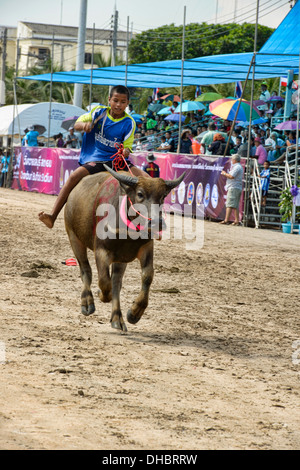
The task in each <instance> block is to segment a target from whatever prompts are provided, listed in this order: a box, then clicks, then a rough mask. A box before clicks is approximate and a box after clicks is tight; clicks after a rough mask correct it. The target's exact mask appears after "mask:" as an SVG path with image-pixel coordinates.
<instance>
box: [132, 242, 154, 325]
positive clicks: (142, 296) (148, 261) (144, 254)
mask: <svg viewBox="0 0 300 470" xmlns="http://www.w3.org/2000/svg"><path fill="white" fill-rule="evenodd" d="M138 259H139V260H140V264H141V269H142V289H141V292H140V293H139V295H138V297H137V298H136V299H135V301H134V302H133V304H132V307H131V308H130V309H129V310H128V312H127V320H128V321H129V323H133V324H134V323H137V322H138V321H139V320H140V318H141V316H142V315H143V313H144V311H145V310H146V308H147V306H148V301H149V290H150V286H151V284H152V280H153V274H154V270H153V240H151V241H150V242H149V243H148V244H147V245H146V246H144V247H143V248H141V250H140V252H139V254H138Z"/></svg>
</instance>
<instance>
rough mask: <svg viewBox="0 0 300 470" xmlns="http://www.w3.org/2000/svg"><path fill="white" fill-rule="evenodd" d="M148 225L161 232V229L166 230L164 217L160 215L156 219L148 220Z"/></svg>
mask: <svg viewBox="0 0 300 470" xmlns="http://www.w3.org/2000/svg"><path fill="white" fill-rule="evenodd" d="M149 227H150V228H151V230H155V231H157V232H161V231H162V230H166V228H167V225H166V222H165V221H164V219H163V218H162V217H160V218H158V219H151V220H150V221H149Z"/></svg>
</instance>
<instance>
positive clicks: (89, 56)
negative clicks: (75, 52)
mask: <svg viewBox="0 0 300 470" xmlns="http://www.w3.org/2000/svg"><path fill="white" fill-rule="evenodd" d="M84 63H85V64H91V63H92V54H90V53H89V52H86V53H85V54H84Z"/></svg>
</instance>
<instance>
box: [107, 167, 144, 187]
mask: <svg viewBox="0 0 300 470" xmlns="http://www.w3.org/2000/svg"><path fill="white" fill-rule="evenodd" d="M103 166H104V168H105V169H106V171H108V172H109V173H110V174H111V175H112V176H114V177H115V178H116V179H117V180H118V181H120V183H123V184H126V185H127V186H134V185H135V184H137V182H138V178H135V177H132V176H127V175H124V174H120V173H117V172H116V171H114V170H112V169H111V168H109V167H108V166H107V165H105V164H103Z"/></svg>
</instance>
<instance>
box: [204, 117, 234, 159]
mask: <svg viewBox="0 0 300 470" xmlns="http://www.w3.org/2000/svg"><path fill="white" fill-rule="evenodd" d="M216 133H217V131H216V125H215V124H210V125H209V126H208V132H207V133H206V134H204V136H203V138H202V140H201V145H202V146H203V148H204V152H205V155H211V152H210V151H209V149H208V146H209V145H211V144H212V143H213V140H214V135H215V134H216ZM218 133H219V134H222V135H223V137H225V140H226V138H227V137H228V136H227V133H226V132H218Z"/></svg>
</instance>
